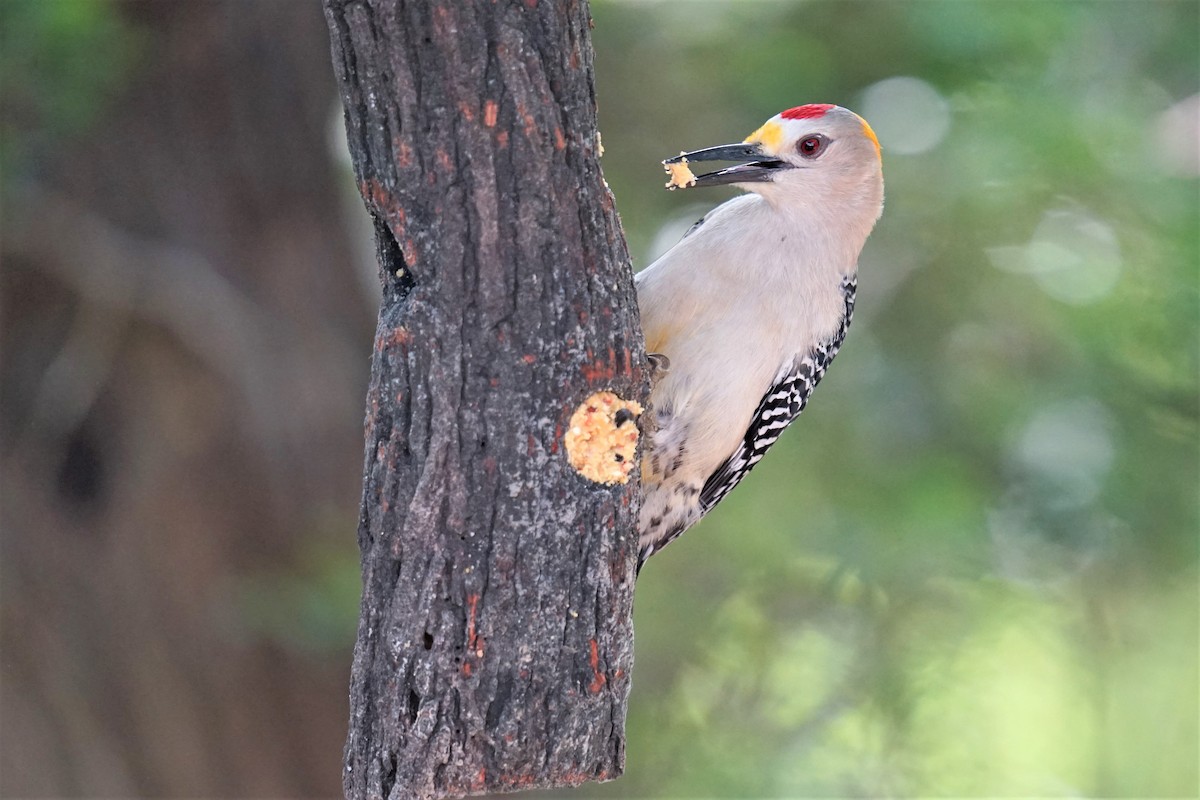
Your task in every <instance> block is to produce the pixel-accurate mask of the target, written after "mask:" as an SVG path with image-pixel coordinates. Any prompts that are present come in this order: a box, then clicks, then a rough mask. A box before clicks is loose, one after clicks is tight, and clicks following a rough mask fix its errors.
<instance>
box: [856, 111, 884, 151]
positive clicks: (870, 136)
mask: <svg viewBox="0 0 1200 800" xmlns="http://www.w3.org/2000/svg"><path fill="white" fill-rule="evenodd" d="M858 121H859V122H861V123H862V126H863V134H864V135H865V136H866V137H867V138H868V139H870V140H871V142H872V143H873V144H874V145H875V155H877V156H879V157H880V158H883V153H882V150H881V148H880V147H879V137H878V136H876V135H875V131H873V130H871V126H870V125H868V124H867V121H866V120H865V119H863V118H862V117H859V118H858Z"/></svg>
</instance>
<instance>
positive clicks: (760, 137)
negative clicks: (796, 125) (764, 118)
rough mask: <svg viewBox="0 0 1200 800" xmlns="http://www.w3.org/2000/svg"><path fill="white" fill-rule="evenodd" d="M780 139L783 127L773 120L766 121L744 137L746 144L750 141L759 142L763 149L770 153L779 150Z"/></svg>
mask: <svg viewBox="0 0 1200 800" xmlns="http://www.w3.org/2000/svg"><path fill="white" fill-rule="evenodd" d="M782 141H783V127H782V126H781V125H780V124H779V123H778V122H775V121H771V122H768V123H766V124H765V125H763V126H762V127H761V128H759V129H758V130H756V131H755V132H754V133H752V134H750V135H749V136H747V137H746V139H745V143H746V144H750V143H751V142H755V143H757V144H760V145H762V148H763V150H765V151H767V152H768V153H770V154H772V155H774V154H776V153H778V152H779V145H780V143H781V142H782Z"/></svg>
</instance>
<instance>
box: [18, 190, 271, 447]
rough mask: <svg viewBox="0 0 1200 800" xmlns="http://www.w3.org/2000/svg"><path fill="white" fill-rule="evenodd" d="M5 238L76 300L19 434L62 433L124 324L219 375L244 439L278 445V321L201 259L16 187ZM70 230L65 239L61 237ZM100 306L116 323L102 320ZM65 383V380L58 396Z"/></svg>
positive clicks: (93, 389) (90, 394)
mask: <svg viewBox="0 0 1200 800" xmlns="http://www.w3.org/2000/svg"><path fill="white" fill-rule="evenodd" d="M12 208H13V209H14V210H15V211H14V214H13V216H14V219H13V220H12V221H11V224H9V225H7V226H6V228H7V231H6V233H7V236H6V239H5V242H4V248H5V251H6V252H7V253H8V254H9V255H10V256H19V257H21V258H24V259H26V260H27V261H29V262H30V263H32V264H33V265H35V266H36V268H37V269H38V270H42V271H44V272H45V273H47V274H49V275H52V276H53V277H54V278H55V279H57V280H58V281H60V282H61V283H62V284H63V285H65V286H67V287H68V288H70V289H71V290H73V291H74V292H75V293H76V294H77V295H78V296H79V297H80V299H81V300H82V301H83V303H84V306H83V309H84V310H83V311H82V312H81V317H80V318H79V319H78V320H77V322H76V324H75V327H74V332H73V333H72V335H71V336H70V337H69V338H68V340H67V342H66V344H64V346H63V349H62V351H61V352H60V353H59V355H58V357H57V358H56V359H55V361H54V363H53V364H52V365H51V367H50V368H49V369H48V370H47V371H46V374H45V376H44V377H43V379H42V381H41V384H40V386H39V388H38V392H37V397H38V404H37V405H36V406H35V407H34V411H33V416H32V417H31V419H30V421H29V423H28V424H27V425H26V432H27V433H28V432H32V430H34V429H37V428H39V427H40V426H44V425H46V424H49V423H48V420H58V422H56V423H54V424H55V425H56V427H58V428H64V427H65V428H69V427H70V425H71V420H78V419H80V418H81V417H82V415H84V414H86V412H87V409H88V408H89V407H90V404H91V403H92V402H93V401H94V399H95V396H96V394H97V392H98V391H99V389H100V387H101V386H102V385H103V380H104V377H105V376H106V372H107V366H108V365H109V364H111V359H112V357H113V355H114V352H115V348H116V347H117V346H118V343H117V339H116V337H117V335H118V334H119V331H120V329H121V327H122V326H123V325H124V324H125V323H126V322H127V321H128V320H131V319H137V320H144V321H147V322H151V323H154V324H156V325H159V326H161V327H162V328H163V329H165V330H167V331H168V332H170V333H171V334H172V335H173V336H174V337H175V339H176V340H177V341H178V342H179V344H181V345H182V346H183V347H184V348H186V349H187V350H188V351H190V352H191V353H192V354H193V355H195V356H196V357H197V358H199V359H200V360H201V361H202V362H204V363H205V364H207V365H208V366H209V367H210V368H211V369H212V370H213V371H214V372H216V373H217V374H219V375H221V376H222V377H223V378H224V379H226V380H227V381H228V382H229V383H230V385H232V386H233V387H234V388H235V389H236V390H237V392H238V394H240V396H241V397H242V398H243V400H244V402H245V403H246V405H247V407H248V409H249V410H250V414H249V420H250V423H249V424H247V426H246V427H247V431H246V432H247V434H248V435H251V436H255V437H257V438H258V439H259V440H260V442H261V443H262V444H263V445H264V446H265V448H266V449H267V451H268V452H273V453H276V455H279V453H278V451H279V449H280V447H281V445H282V444H283V443H284V441H285V438H286V436H285V425H286V418H285V417H284V416H283V415H280V414H278V413H277V410H276V409H275V408H274V407H273V406H272V403H271V400H272V392H271V389H272V387H273V386H274V385H275V383H276V382H275V381H274V380H273V379H272V375H271V368H270V367H269V366H266V367H265V368H264V365H271V364H272V363H273V361H274V359H272V357H271V352H272V350H273V349H275V348H273V347H272V339H273V334H274V336H275V338H277V336H278V334H277V333H275V332H276V331H278V330H279V329H280V328H281V327H282V326H283V322H282V321H281V320H279V319H277V318H274V317H272V316H270V315H269V314H268V312H267V311H265V310H264V309H263V308H261V307H260V306H258V305H256V304H255V303H254V302H253V301H252V300H250V299H249V298H248V297H246V296H245V295H244V294H243V293H242V292H240V291H238V289H237V288H236V287H235V286H233V284H231V283H230V282H229V281H227V280H226V279H225V278H223V277H222V276H221V275H220V274H219V273H218V272H217V270H216V268H215V267H214V266H213V265H212V264H211V263H209V261H208V260H207V259H205V258H203V257H201V256H199V255H197V254H196V253H194V252H191V251H188V250H185V249H183V248H180V247H177V246H173V245H170V244H166V243H162V242H156V241H151V240H147V239H143V238H139V237H136V236H134V235H132V234H130V233H128V232H126V231H124V230H122V229H120V228H119V227H117V226H116V225H114V224H112V223H111V222H109V221H108V220H107V219H105V218H104V217H102V216H100V215H99V214H97V213H95V212H94V211H92V210H91V209H89V208H86V207H84V206H82V205H80V204H78V203H76V202H74V201H72V200H71V199H70V198H68V197H66V196H64V195H62V194H59V193H57V192H55V191H53V190H50V189H46V188H44V187H40V186H36V185H27V186H25V187H23V188H22V189H21V190H20V191H19V193H18V195H17V198H16V201H15V202H13V203H12ZM66 231H69V232H70V235H64V232H66ZM96 306H99V307H102V308H104V309H105V310H106V312H107V315H111V316H112V317H114V318H115V319H110V320H109V321H107V322H101V321H100V318H99V315H97V314H96V313H95V312H94V311H91V310H89V309H90V308H92V307H96ZM64 382H70V383H71V384H72V386H71V390H70V391H63V389H64V388H65V387H64Z"/></svg>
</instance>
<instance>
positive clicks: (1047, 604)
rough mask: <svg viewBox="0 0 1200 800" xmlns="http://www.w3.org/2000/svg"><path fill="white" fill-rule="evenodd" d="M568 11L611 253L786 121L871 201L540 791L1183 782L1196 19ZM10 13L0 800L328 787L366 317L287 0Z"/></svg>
mask: <svg viewBox="0 0 1200 800" xmlns="http://www.w3.org/2000/svg"><path fill="white" fill-rule="evenodd" d="M592 10H593V15H594V17H595V30H594V31H593V36H594V44H595V49H596V70H597V80H598V92H599V99H600V121H601V129H602V133H603V137H604V145H605V149H606V155H605V157H604V168H605V175H606V177H607V179H608V181H609V183H610V185H611V186H612V189H613V191H614V193H615V195H616V199H617V206H618V209H619V210H620V212H621V216H622V221H623V223H624V226H625V231H626V234H627V237H628V239H629V242H630V246H631V250H632V252H633V255H634V259H635V263H636V265H637V266H639V267H640V266H644V265H646V264H648V263H649V262H650V261H651V260H652V259H653V257H654V256H655V255H657V254H658V253H661V252H662V251H663V250H665V249H666V248H667V247H669V246H670V244H672V243H673V242H674V241H675V240H676V239H677V238H678V237H679V235H681V234H682V232H683V230H685V229H686V227H687V226H688V225H690V224H691V222H693V221H694V220H695V219H696V218H697V217H699V216H700V215H701V214H702V213H703V212H704V210H705V209H706V208H708V207H710V206H711V205H712V204H714V203H716V202H719V201H720V200H721V199H723V198H724V197H725V196H727V194H728V193H724V194H717V193H714V192H698V191H697V192H691V191H689V192H674V193H669V192H666V191H663V189H662V183H663V180H664V176H663V175H662V174H661V173H660V171H659V168H658V160H659V159H661V158H663V157H664V156H667V155H670V154H672V153H676V152H678V151H679V150H681V149H694V148H698V147H703V146H708V145H714V144H721V143H725V142H729V141H736V140H739V139H741V138H742V137H743V136H745V135H746V134H747V133H749V132H750V131H751V130H753V129H754V128H756V127H757V126H758V125H759V124H760V123H761V122H762V121H763V120H764V119H766V118H767V117H769V116H770V115H772V114H774V113H776V112H777V111H779V110H781V109H783V108H786V107H789V106H793V105H799V104H802V103H809V102H834V103H839V104H841V105H845V106H848V107H850V108H852V109H854V110H856V111H858V112H859V113H861V114H862V115H863V116H864V117H866V118H867V119H868V120H869V121H870V122H871V123H872V125H873V127H874V128H875V130H876V132H877V133H878V135H879V138H880V140H881V142H882V145H883V148H884V172H885V177H886V181H887V207H886V210H885V213H884V216H883V219H882V221H881V222H880V224H879V226H878V228H877V229H876V231H875V233H874V234H873V235H872V237H871V239H870V241H869V242H868V244H867V248H866V250H865V251H864V253H863V257H862V261H861V264H860V284H859V296H858V306H857V310H856V315H855V321H854V325H853V327H852V328H851V331H850V334H849V337H848V339H847V343H846V346H845V347H844V348H843V350H842V352H841V354H840V355H839V356H838V359H837V362H836V363H835V365H834V367H833V368H832V369H831V371H830V373H829V375H828V376H827V377H826V379H825V381H824V382H823V383H822V386H821V389H820V391H818V392H817V393H816V395H815V396H814V399H813V402H812V403H811V404H810V406H809V408H808V410H807V411H806V412H805V414H804V416H803V417H802V418H801V420H800V421H799V422H798V423H797V425H796V426H795V427H794V428H793V429H791V430H789V432H788V433H787V435H785V436H784V437H783V439H782V440H781V442H780V443H779V444H778V445H776V446H775V448H774V449H773V450H772V453H771V455H770V456H769V457H768V458H767V459H765V461H764V462H763V464H762V465H761V466H760V467H759V468H758V469H757V470H756V471H755V473H754V474H753V475H752V476H751V477H750V478H749V479H748V480H747V481H746V482H745V483H744V484H743V485H742V486H741V487H740V488H739V490H738V491H737V492H735V493H734V494H733V495H732V496H731V497H730V498H729V499H727V500H726V501H725V502H723V503H722V504H721V506H720V507H719V508H718V509H717V510H716V511H715V512H713V513H712V514H711V515H710V516H709V517H708V518H707V519H706V520H705V521H704V522H703V523H702V524H701V525H699V526H698V527H697V528H695V529H693V530H692V531H690V532H689V533H688V534H687V535H686V536H684V537H683V538H682V539H680V540H679V541H678V542H677V543H675V544H673V545H671V547H669V548H668V549H667V550H666V551H664V552H663V553H662V554H660V555H657V556H656V557H655V558H654V559H653V561H651V562H650V564H649V565H648V566H647V567H646V569H645V570H644V571H643V572H642V576H641V578H640V580H639V584H638V592H637V601H636V632H637V654H636V671H635V674H634V690H633V695H632V698H631V702H630V712H629V720H628V724H629V747H628V772H627V774H626V775H625V777H623V778H621V779H620V780H619V781H617V782H614V783H611V784H607V785H603V786H588V787H585V788H583V789H581V790H579V791H576V792H572V793H570V794H571V795H579V796H594V797H812V796H822V797H824V796H871V797H874V796H976V797H989V796H1124V797H1166V796H1171V797H1194V796H1197V794H1200V777H1198V769H1200V767H1198V765H1200V736H1198V730H1197V727H1198V720H1200V670H1198V660H1200V571H1198V568H1197V566H1198V559H1197V555H1198V549H1200V448H1198V446H1200V431H1198V420H1200V241H1198V239H1200V183H1198V175H1200V143H1198V136H1197V127H1198V124H1200V94H1198V92H1200V4H1198V3H1196V2H1195V1H1194V0H1187V1H1184V2H1160V1H1158V0H1136V1H1134V2H1119V1H1118V0H1105V1H1103V2H1100V1H1096V2H1072V3H1065V2H1064V3H1059V2H1019V1H1016V0H1013V1H1007V0H1006V1H1005V2H999V1H998V0H997V1H981V2H965V1H960V2H932V1H928V2H926V1H921V2H803V3H784V2H771V3H766V2H744V3H743V2H739V3H733V2H727V3H683V2H662V3H617V2H595V3H594V5H593V9H592ZM0 24H2V30H0V34H2V36H3V38H2V40H0V44H2V47H0V79H2V81H3V84H2V87H0V88H2V91H0V104H2V106H0V107H2V109H3V121H2V124H3V128H2V129H0V134H2V135H3V139H2V140H0V144H2V148H3V149H2V152H0V168H2V169H3V178H2V184H0V189H2V191H3V201H4V206H3V237H2V239H0V255H2V256H3V271H2V273H0V288H2V291H3V294H2V295H0V299H2V301H3V313H2V315H0V326H2V328H0V330H2V332H3V343H2V347H0V357H2V360H0V376H2V377H3V384H2V385H0V412H2V413H0V433H2V434H3V444H2V447H0V459H2V461H0V468H2V469H3V490H2V491H3V494H2V495H0V499H2V501H3V503H2V505H0V511H2V513H3V529H2V530H3V540H2V544H3V559H2V561H0V578H2V583H0V601H2V603H0V623H2V625H3V627H2V628H0V676H2V677H3V681H2V682H0V794H3V795H5V796H28V795H111V796H116V795H142V796H164V795H169V796H200V795H209V796H213V795H222V796H235V795H236V796H249V795H255V796H317V795H332V794H337V793H338V791H339V785H340V777H339V772H340V757H341V744H342V738H343V736H344V733H345V716H346V712H345V697H346V680H347V672H348V664H349V648H350V646H351V644H352V640H353V634H354V624H355V619H356V616H357V599H358V555H357V551H356V548H355V544H354V535H353V531H354V528H355V524H356V519H357V502H358V484H359V476H360V461H361V441H362V440H361V427H360V426H361V419H362V417H361V413H362V402H363V399H362V398H363V392H364V390H365V385H366V370H367V365H368V361H367V355H368V353H369V347H370V340H371V334H372V330H373V314H374V304H375V297H374V291H375V289H374V283H373V281H374V277H373V269H374V268H373V266H372V264H371V257H372V256H371V253H372V248H371V245H370V241H369V230H368V228H367V226H366V223H365V220H364V217H365V214H364V212H363V211H362V208H361V204H360V203H359V201H358V200H357V198H356V196H355V194H354V189H353V184H352V180H351V179H350V176H349V172H348V166H347V164H346V161H345V156H344V153H343V150H342V145H341V144H340V142H339V140H338V135H339V134H338V130H339V126H340V108H339V106H338V105H337V101H336V96H335V93H334V87H333V82H332V70H331V67H330V64H329V53H328V41H327V38H326V34H325V31H324V22H323V20H322V19H321V16H320V12H319V9H318V8H317V4H316V3H315V2H314V3H311V4H301V3H292V2H286V1H285V0H254V1H253V2H215V0H214V1H212V2H196V3H169V2H119V3H102V2H91V1H85V0H50V1H49V2H45V1H41V2H39V1H38V0H0ZM281 400H282V402H281ZM561 796H564V797H565V796H568V795H567V794H566V793H562V795H561Z"/></svg>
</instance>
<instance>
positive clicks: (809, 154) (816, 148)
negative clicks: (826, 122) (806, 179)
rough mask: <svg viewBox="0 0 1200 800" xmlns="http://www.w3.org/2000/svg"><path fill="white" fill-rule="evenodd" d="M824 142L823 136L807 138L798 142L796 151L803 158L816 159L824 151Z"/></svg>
mask: <svg viewBox="0 0 1200 800" xmlns="http://www.w3.org/2000/svg"><path fill="white" fill-rule="evenodd" d="M826 141H827V140H826V139H825V137H824V136H807V137H805V138H803V139H801V140H800V144H799V146H798V147H797V148H796V149H798V150H799V151H800V155H802V156H804V157H805V158H816V157H817V156H819V155H821V152H822V151H823V150H824V149H825V143H826Z"/></svg>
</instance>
